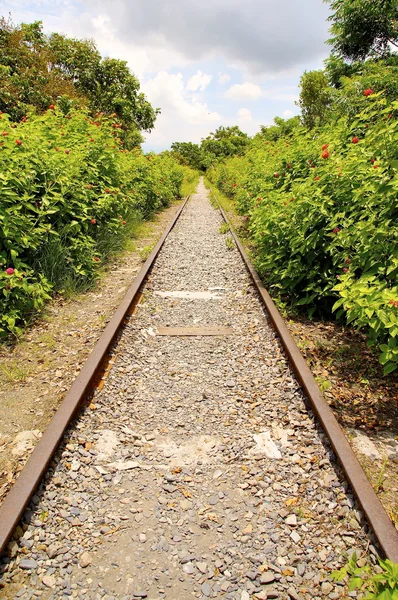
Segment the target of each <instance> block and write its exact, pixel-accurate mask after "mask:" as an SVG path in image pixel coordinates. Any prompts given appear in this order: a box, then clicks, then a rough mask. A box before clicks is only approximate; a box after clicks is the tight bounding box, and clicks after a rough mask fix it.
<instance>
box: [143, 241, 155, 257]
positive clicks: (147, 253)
mask: <svg viewBox="0 0 398 600" xmlns="http://www.w3.org/2000/svg"><path fill="white" fill-rule="evenodd" d="M153 249H154V245H153V244H148V245H147V246H144V247H143V248H141V250H140V257H141V258H142V260H147V258H149V256H150V254H151V252H152V250H153Z"/></svg>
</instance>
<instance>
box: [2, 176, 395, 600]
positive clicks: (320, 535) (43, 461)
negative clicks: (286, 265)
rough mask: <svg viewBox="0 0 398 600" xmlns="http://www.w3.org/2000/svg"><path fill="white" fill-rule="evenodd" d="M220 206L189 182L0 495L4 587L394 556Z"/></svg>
mask: <svg viewBox="0 0 398 600" xmlns="http://www.w3.org/2000/svg"><path fill="white" fill-rule="evenodd" d="M221 212H222V211H221ZM223 218H224V219H226V216H225V215H224V214H222V216H221V215H220V214H219V212H218V211H217V210H214V209H213V208H212V207H211V205H210V202H209V198H208V192H207V191H206V190H205V188H204V186H203V184H202V183H201V184H200V187H199V193H198V194H196V195H194V196H193V198H192V199H191V200H189V201H188V203H184V204H183V205H182V206H181V209H180V211H179V212H178V213H177V215H176V217H175V219H174V220H173V222H172V223H171V224H170V225H169V227H168V228H167V229H166V231H165V233H164V235H163V236H162V238H161V240H160V241H159V243H158V245H157V247H156V248H155V250H154V251H153V253H152V255H151V256H150V257H149V258H148V260H147V262H146V263H145V265H144V267H143V269H142V271H141V272H140V274H139V275H138V277H137V278H136V280H135V282H134V283H133V285H132V286H131V288H130V290H129V291H128V293H127V295H126V297H125V299H124V300H123V302H122V304H121V305H120V307H119V308H118V310H117V312H116V313H115V315H114V317H113V318H112V320H111V322H110V323H109V325H108V326H107V328H106V330H105V331H104V334H103V335H102V337H101V339H100V340H99V342H98V344H97V346H96V347H95V349H94V350H93V353H92V354H91V355H90V357H89V359H88V361H87V363H86V364H85V365H84V367H83V369H82V371H81V373H80V374H79V376H78V378H77V379H76V381H75V383H74V384H73V386H72V388H71V389H70V392H69V393H68V395H67V397H66V398H65V400H64V402H63V404H62V405H61V407H60V409H59V410H58V412H57V413H56V415H55V416H54V418H53V420H52V421H51V423H50V425H49V427H48V429H47V431H46V432H45V433H44V435H43V437H42V439H41V441H40V442H39V444H38V445H37V447H36V448H35V450H34V452H33V453H32V455H31V457H30V459H29V461H28V463H27V465H26V466H25V468H24V470H23V471H22V473H21V474H20V476H19V478H18V480H17V482H16V483H15V485H14V487H13V488H12V489H11V491H10V493H9V495H8V496H7V497H6V499H5V501H4V502H3V504H2V506H1V508H0V548H1V550H3V553H4V557H3V562H2V567H1V568H2V571H3V575H2V580H0V581H2V583H0V585H2V586H3V590H2V593H3V595H4V597H13V596H15V595H16V594H18V597H20V598H33V597H37V596H36V592H37V593H38V595H40V596H41V597H49V598H50V597H56V598H58V597H60V598H61V597H62V598H63V597H70V596H72V597H82V598H83V597H84V598H98V597H114V598H119V597H126V598H139V597H148V598H150V599H151V600H154V599H155V598H156V599H157V598H159V599H160V598H167V599H168V600H179V599H181V600H186V599H187V598H208V597H212V598H224V597H225V598H231V599H232V598H234V599H235V598H236V599H239V600H248V599H249V598H259V599H260V600H261V598H272V597H274V598H293V599H295V598H307V597H308V598H312V597H319V598H323V597H325V598H326V597H329V598H339V597H341V590H342V588H341V586H339V585H337V584H333V583H332V582H330V581H329V580H328V574H329V573H330V571H331V570H332V569H334V568H337V567H338V566H339V565H340V564H342V562H344V555H345V554H347V553H350V552H352V551H353V550H356V551H357V552H358V553H359V554H361V555H365V554H366V552H367V551H368V549H370V560H375V556H376V554H377V552H378V548H377V546H378V547H379V549H380V551H381V552H382V553H384V554H385V555H386V556H388V557H389V558H391V559H392V560H394V561H398V535H397V532H396V530H395V528H394V527H393V525H392V524H391V522H390V520H389V518H388V517H387V515H386V513H385V512H384V509H383V508H382V506H381V504H380V502H379V500H378V499H377V496H376V495H375V493H374V492H373V490H372V488H371V486H370V483H369V482H368V480H367V478H366V476H365V475H364V473H363V471H362V469H361V467H360V465H359V463H358V461H357V460H356V458H355V455H354V454H353V452H352V450H351V448H350V446H349V444H348V442H347V441H346V439H345V437H344V435H343V433H342V431H341V429H340V428H339V426H338V424H337V422H336V420H335V418H334V416H333V414H332V412H331V410H330V408H329V407H328V405H327V403H326V402H325V400H324V399H323V396H322V394H321V392H320V391H319V389H318V387H317V385H316V383H315V381H314V378H313V376H312V374H311V372H310V371H309V369H308V367H307V366H306V363H305V361H304V359H303V357H302V355H301V353H300V352H299V350H298V348H297V346H296V345H295V343H294V341H293V340H292V338H291V336H290V334H289V333H288V331H287V328H286V325H285V324H284V322H283V319H282V317H281V316H280V314H279V313H278V311H277V310H276V308H275V305H274V304H273V302H272V300H271V299H270V297H269V295H268V294H267V292H266V290H265V289H264V287H263V285H262V283H261V281H260V280H259V278H258V276H257V275H256V273H255V272H254V270H253V267H252V266H251V264H250V262H249V261H248V259H247V256H246V254H245V252H244V250H243V248H242V246H241V244H240V242H239V240H238V239H237V238H236V236H235V234H234V233H233V232H232V236H233V237H234V239H235V242H236V245H237V248H238V250H239V253H240V254H239V253H238V252H237V250H236V248H235V247H233V248H232V247H231V244H226V243H225V234H223V233H221V231H222V228H221V229H220V226H221V225H222V223H223ZM228 235H229V234H228ZM242 258H243V262H242ZM155 260H156V262H155ZM245 265H246V268H245ZM248 271H249V273H248ZM264 305H265V307H266V313H264ZM132 315H134V316H133V317H132ZM131 317H132V318H131ZM270 322H271V323H272V327H271V326H270ZM275 331H276V332H277V333H278V335H279V339H280V341H281V343H282V345H281V344H280V343H279V342H278V338H277V336H276V334H275ZM282 346H283V348H282ZM285 353H286V354H287V356H288V357H289V360H290V366H289V363H288V360H287V358H286V354H285ZM292 370H293V371H294V372H295V375H296V377H295V376H294V374H293V371H292ZM296 378H297V379H296ZM297 380H298V381H297ZM298 382H299V383H298ZM301 388H302V389H303V390H304V392H305V395H304V394H303V393H302V391H301ZM93 389H94V390H95V391H94V392H93ZM312 411H314V412H315V414H316V415H317V418H315V417H314V416H313V412H312ZM74 417H76V418H75V420H74V422H73V423H71V420H72V419H73V418H74ZM319 422H320V423H321V424H322V428H323V429H322V428H321V427H320V425H319ZM330 444H331V446H332V447H333V449H334V451H335V454H336V455H337V457H338V460H339V463H340V465H341V466H342V467H343V469H344V471H345V476H346V477H347V478H348V480H349V482H350V485H351V487H349V486H348V485H347V483H346V480H345V476H344V474H343V473H342V471H341V468H340V466H338V463H337V462H336V460H335V455H334V453H333V451H332V449H331V446H330ZM351 490H353V491H354V492H355V496H356V499H355V498H354V495H353V494H352V491H351ZM29 502H30V504H29ZM358 502H359V504H358ZM26 507H28V508H27V509H26ZM24 511H25V512H24ZM364 515H365V517H366V519H365V518H363V516H364ZM21 518H22V520H21ZM369 525H370V527H371V530H369ZM13 532H14V539H13V540H12V541H11V542H10V543H9V540H10V538H11V536H12V534H13ZM373 535H375V536H376V538H377V543H374V541H373ZM0 589H1V588H0ZM333 594H334V595H333ZM336 594H337V595H336Z"/></svg>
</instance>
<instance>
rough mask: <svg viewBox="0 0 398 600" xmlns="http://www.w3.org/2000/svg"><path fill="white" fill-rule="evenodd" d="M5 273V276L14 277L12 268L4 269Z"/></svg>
mask: <svg viewBox="0 0 398 600" xmlns="http://www.w3.org/2000/svg"><path fill="white" fill-rule="evenodd" d="M6 273H7V275H14V269H13V268H12V267H8V269H6Z"/></svg>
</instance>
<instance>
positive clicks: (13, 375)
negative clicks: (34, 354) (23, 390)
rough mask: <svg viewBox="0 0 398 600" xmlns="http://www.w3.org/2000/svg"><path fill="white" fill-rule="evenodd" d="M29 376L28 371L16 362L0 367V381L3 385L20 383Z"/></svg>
mask: <svg viewBox="0 0 398 600" xmlns="http://www.w3.org/2000/svg"><path fill="white" fill-rule="evenodd" d="M29 375H30V371H29V369H28V368H27V367H25V366H23V365H21V364H20V363H19V362H18V361H16V360H14V361H11V362H9V363H8V365H0V379H1V380H3V381H4V382H5V383H21V382H23V381H25V379H26V378H27V377H29Z"/></svg>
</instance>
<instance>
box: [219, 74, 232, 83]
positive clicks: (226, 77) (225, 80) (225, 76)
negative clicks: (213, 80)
mask: <svg viewBox="0 0 398 600" xmlns="http://www.w3.org/2000/svg"><path fill="white" fill-rule="evenodd" d="M230 79H231V75H228V73H220V74H219V76H218V83H219V84H220V85H224V84H225V83H228V81H230Z"/></svg>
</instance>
